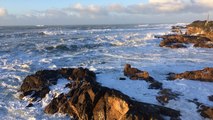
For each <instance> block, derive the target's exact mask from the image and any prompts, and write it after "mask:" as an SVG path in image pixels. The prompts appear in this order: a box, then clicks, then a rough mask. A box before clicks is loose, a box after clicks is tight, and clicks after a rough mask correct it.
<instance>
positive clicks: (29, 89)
mask: <svg viewBox="0 0 213 120" xmlns="http://www.w3.org/2000/svg"><path fill="white" fill-rule="evenodd" d="M62 77H64V78H67V79H69V80H76V79H82V78H84V77H90V79H92V80H95V79H96V78H95V77H96V76H95V73H94V72H91V71H89V70H88V69H83V68H75V69H74V68H62V69H59V70H42V71H38V72H36V73H35V74H34V75H29V76H27V77H26V78H25V79H24V81H23V84H22V85H21V88H20V90H19V91H20V92H22V94H21V95H20V98H23V97H24V96H27V95H32V96H31V97H32V98H33V101H36V100H37V99H38V98H43V97H45V95H46V94H47V93H48V92H49V91H50V89H49V86H51V85H55V84H57V81H58V79H59V78H62Z"/></svg>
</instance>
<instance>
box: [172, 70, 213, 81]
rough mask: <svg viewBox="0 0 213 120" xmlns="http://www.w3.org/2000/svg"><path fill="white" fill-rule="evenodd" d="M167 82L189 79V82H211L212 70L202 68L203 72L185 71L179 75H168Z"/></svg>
mask: <svg viewBox="0 0 213 120" xmlns="http://www.w3.org/2000/svg"><path fill="white" fill-rule="evenodd" d="M168 79H169V80H175V79H189V80H198V81H204V82H213V68H208V67H207V68H204V69H203V70H197V71H186V72H184V73H180V74H175V73H173V74H169V77H168Z"/></svg>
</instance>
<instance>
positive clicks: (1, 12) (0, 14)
mask: <svg viewBox="0 0 213 120" xmlns="http://www.w3.org/2000/svg"><path fill="white" fill-rule="evenodd" d="M6 15H7V10H6V9H4V8H0V17H2V16H6Z"/></svg>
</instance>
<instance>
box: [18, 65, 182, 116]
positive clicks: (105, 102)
mask: <svg viewBox="0 0 213 120" xmlns="http://www.w3.org/2000/svg"><path fill="white" fill-rule="evenodd" d="M146 74H148V73H146ZM146 77H148V76H146ZM60 78H65V79H67V80H69V81H70V83H69V84H67V85H65V86H64V88H66V87H68V88H69V89H70V91H69V92H68V93H67V94H63V93H62V94H60V95H58V96H55V97H54V98H53V99H52V100H51V102H50V103H49V104H48V105H47V106H46V107H45V109H44V112H45V113H47V114H54V113H64V114H67V115H69V116H70V117H71V118H74V119H81V120H91V119H95V120H97V119H107V120H112V119H115V120H118V119H123V120H124V119H125V120H133V119H137V120H141V119H158V120H162V119H164V117H162V116H168V117H170V118H171V119H179V116H180V112H179V111H177V110H174V109H170V108H166V107H163V106H158V105H153V104H149V103H144V102H138V101H134V100H132V99H131V98H130V97H128V96H127V95H125V94H123V93H121V92H119V91H117V90H114V89H110V88H107V87H103V86H101V85H100V84H99V83H97V82H96V75H95V73H94V72H92V71H89V70H88V69H84V68H62V69H59V70H43V71H38V72H36V73H35V74H33V75H29V76H27V77H26V78H25V79H24V81H23V84H22V85H21V88H20V92H21V93H22V94H21V95H20V98H23V97H25V96H27V95H30V98H31V99H30V100H32V101H29V102H30V104H29V105H28V107H33V103H34V102H38V100H39V99H42V98H44V97H45V95H46V94H48V92H49V89H50V88H49V87H50V86H51V85H56V83H57V80H58V79H60ZM148 78H150V77H148ZM141 79H143V78H141ZM145 79H146V78H145ZM147 80H148V79H147Z"/></svg>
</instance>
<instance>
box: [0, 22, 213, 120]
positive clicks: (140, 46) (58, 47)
mask: <svg viewBox="0 0 213 120" xmlns="http://www.w3.org/2000/svg"><path fill="white" fill-rule="evenodd" d="M179 24H180V23H179ZM179 24H174V25H179ZM182 24H183V23H181V25H182ZM171 26H172V24H141V25H101V26H39V27H37V26H27V27H3V28H2V29H0V90H1V91H2V92H1V93H0V117H1V118H3V119H11V120H15V119H24V120H25V119H44V120H49V119H68V117H66V116H64V115H60V114H57V115H54V116H49V115H46V114H44V113H43V110H42V109H43V107H44V106H42V105H46V104H47V103H48V102H49V101H50V100H51V93H50V94H49V97H48V95H47V98H46V99H44V101H43V103H42V104H40V103H38V105H36V106H35V107H31V108H25V107H26V106H27V104H28V102H27V101H20V100H19V99H18V97H17V94H16V93H17V92H16V91H17V90H18V89H19V87H20V85H21V83H22V80H23V79H24V78H25V77H26V76H27V75H30V74H33V73H35V72H36V71H38V70H41V69H57V68H61V67H80V66H81V67H87V68H89V69H91V70H93V71H95V72H97V73H100V74H98V77H97V78H98V82H100V83H101V84H102V85H104V86H107V87H110V88H115V89H118V90H120V91H122V92H123V93H125V94H128V95H129V96H130V97H132V98H134V99H136V100H139V101H144V102H148V103H153V104H158V105H159V103H158V102H157V101H156V99H155V96H156V94H157V92H158V90H150V89H147V88H148V84H147V83H146V82H144V81H131V80H129V79H127V80H126V81H119V80H118V79H119V77H124V76H123V67H124V65H125V64H126V63H129V64H131V65H132V66H133V67H137V68H139V69H141V70H146V71H148V72H149V73H150V74H151V76H153V77H154V78H155V79H156V80H159V81H161V82H162V83H163V87H166V88H171V89H173V90H174V91H178V92H181V93H182V94H183V95H182V96H181V97H180V99H179V100H177V101H171V102H170V103H169V104H167V107H171V108H174V109H177V110H180V111H181V114H182V115H183V116H182V118H184V119H185V120H191V119H196V120H198V119H203V118H201V117H200V115H199V114H198V113H197V112H196V105H194V104H193V103H188V102H187V100H188V99H194V98H197V99H198V100H199V101H200V102H202V103H205V104H207V105H211V106H213V103H211V102H209V101H208V99H207V96H208V95H211V94H212V93H213V83H206V82H195V81H184V80H178V81H167V80H166V74H167V73H169V72H184V71H190V70H198V69H203V68H204V67H212V66H213V62H212V61H213V57H212V56H213V50H211V49H203V48H193V47H189V48H187V49H169V48H161V47H159V43H160V40H159V39H155V38H154V35H163V34H167V33H170V32H169V31H170V27H171ZM59 81H60V80H59ZM60 82H61V85H64V84H65V83H66V82H64V81H63V80H62V81H60ZM63 83H64V84H63ZM59 87H60V85H59ZM51 89H54V90H56V91H60V90H61V88H60V89H58V88H57V87H54V86H52V87H51ZM62 92H67V91H62ZM45 100H46V101H45ZM38 116H39V117H38Z"/></svg>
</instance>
